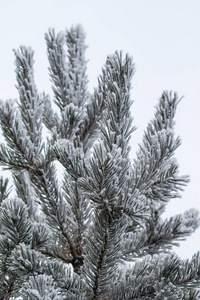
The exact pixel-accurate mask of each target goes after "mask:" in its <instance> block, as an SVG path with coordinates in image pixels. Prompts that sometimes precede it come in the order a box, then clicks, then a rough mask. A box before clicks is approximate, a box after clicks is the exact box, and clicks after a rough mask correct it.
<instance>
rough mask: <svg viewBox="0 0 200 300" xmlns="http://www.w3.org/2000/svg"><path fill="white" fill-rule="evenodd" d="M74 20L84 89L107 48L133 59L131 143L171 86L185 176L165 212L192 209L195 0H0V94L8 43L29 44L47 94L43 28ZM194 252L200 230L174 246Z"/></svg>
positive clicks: (6, 93) (199, 11)
mask: <svg viewBox="0 0 200 300" xmlns="http://www.w3.org/2000/svg"><path fill="white" fill-rule="evenodd" d="M78 23H81V24H82V25H83V27H84V29H85V31H86V34H87V39H86V42H87V44H88V46H89V48H88V50H87V58H88V59H89V63H88V75H89V80H90V84H89V88H90V90H91V91H92V88H93V87H94V86H95V85H96V83H97V76H98V75H99V74H100V72H101V67H102V66H103V64H104V63H105V59H106V56H107V55H108V54H112V53H113V52H114V51H115V50H123V53H126V52H129V54H131V55H132V56H133V58H134V62H135V66H136V74H135V76H134V78H133V89H132V98H133V99H134V101H135V103H134V105H133V109H132V111H133V116H134V125H136V126H137V127H138V130H137V131H136V132H135V133H134V134H133V139H132V147H133V150H136V149H137V143H138V142H140V139H141V137H142V134H143V130H144V129H145V128H146V125H147V122H148V121H149V120H150V119H151V118H152V117H153V113H154V106H155V105H156V103H157V99H158V98H159V97H160V95H161V93H162V91H163V90H174V91H177V92H178V95H179V96H183V95H184V96H185V97H184V99H183V100H182V101H181V103H180V105H179V108H178V112H177V115H176V123H177V126H176V132H177V134H178V135H180V136H181V137H182V145H181V147H180V148H179V149H178V150H177V155H176V157H177V159H178V162H179V164H180V170H181V174H189V175H190V176H191V182H190V184H189V185H188V187H187V188H186V190H185V192H184V193H183V198H182V199H178V200H173V203H172V202H171V203H170V204H169V206H168V211H167V214H168V215H174V214H176V213H180V212H183V211H184V210H186V209H188V208H190V207H196V208H199V209H200V192H199V184H200V183H199V170H200V135H199V130H200V98H199V97H200V59H199V55H200V1H199V0H123V1H122V0H101V1H96V0H54V1H53V0H35V1H33V0H0V41H1V48H0V98H1V99H8V98H16V97H17V91H16V89H15V73H14V55H13V52H12V49H13V48H18V47H19V46H20V45H22V44H23V45H27V46H31V47H32V48H33V49H34V50H35V77H36V83H37V86H38V89H39V91H40V92H41V91H43V90H46V91H47V92H50V82H49V78H48V70H47V66H48V62H47V57H46V45H45V41H44V33H45V32H46V31H47V30H48V28H49V27H51V28H55V29H56V31H60V30H64V29H65V28H66V27H67V28H69V27H70V26H71V25H75V24H78ZM197 250H200V230H198V231H197V232H196V233H195V234H193V236H192V237H190V238H188V241H187V242H183V243H182V244H181V247H180V248H179V249H178V250H177V252H178V254H179V255H181V256H182V257H183V258H187V257H190V256H191V255H192V254H193V253H194V252H195V251H197Z"/></svg>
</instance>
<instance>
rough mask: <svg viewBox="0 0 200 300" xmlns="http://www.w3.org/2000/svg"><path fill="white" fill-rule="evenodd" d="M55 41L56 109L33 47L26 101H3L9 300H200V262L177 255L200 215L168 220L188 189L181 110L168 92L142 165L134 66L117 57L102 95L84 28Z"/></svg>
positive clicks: (105, 72)
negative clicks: (179, 157) (93, 83)
mask: <svg viewBox="0 0 200 300" xmlns="http://www.w3.org/2000/svg"><path fill="white" fill-rule="evenodd" d="M45 39H46V43H47V55H48V59H49V73H50V79H51V82H52V91H53V103H52V102H51V100H50V96H49V95H47V94H45V93H42V94H40V93H39V92H38V90H37V87H36V84H35V80H34V71H33V51H32V50H31V49H30V48H26V47H24V46H23V47H20V48H19V50H17V51H14V54H15V59H16V60H15V65H16V79H17V89H18V93H19V98H18V100H17V101H13V100H7V101H5V102H3V101H1V102H0V121H1V132H2V139H3V140H4V141H3V142H2V143H1V145H0V163H1V165H2V166H3V169H7V170H10V172H11V174H12V178H13V184H14V186H15V196H13V197H11V196H10V188H9V184H8V180H7V179H4V178H3V177H1V179H0V203H1V204H0V299H17V298H18V297H19V298H18V299H26V300H27V299H29V300H40V299H43V300H47V299H54V300H56V299H59V300H62V299H88V300H90V299H91V300H92V299H102V300H103V299H105V300H106V299H113V300H116V299H138V300H140V299H144V300H148V299H155V300H163V299H166V300H168V299H169V300H175V299H184V300H192V299H200V298H199V297H200V293H199V292H198V289H199V285H200V257H199V253H197V254H194V256H193V257H192V259H191V260H181V259H180V258H179V257H178V256H177V255H176V254H175V253H174V252H173V246H174V245H175V246H178V245H179V241H180V240H183V239H185V238H186V237H187V236H189V235H191V234H192V233H193V232H194V231H195V230H196V229H197V228H198V226H199V224H200V222H199V213H198V211H196V210H194V209H190V210H189V211H186V212H185V213H184V214H178V215H175V216H173V217H171V218H169V219H166V220H165V219H163V216H162V214H163V212H164V210H165V207H166V205H167V204H168V202H169V201H170V200H171V199H173V198H176V197H179V196H180V191H182V190H183V187H184V186H185V185H186V184H187V183H188V180H189V178H188V177H187V176H180V175H179V173H178V171H179V170H178V164H177V162H176V160H175V158H174V153H175V150H176V149H177V147H178V146H179V145H180V143H181V140H180V138H179V137H176V136H175V133H174V125H175V122H174V117H175V112H176V108H177V105H178V103H179V101H180V99H179V98H178V96H177V94H176V93H172V92H163V94H162V95H161V97H160V99H159V101H158V105H157V107H156V110H155V116H154V118H153V119H152V120H151V121H150V122H149V124H148V126H147V129H146V131H145V132H144V136H143V139H142V142H141V144H140V145H139V148H138V151H137V153H136V158H135V159H134V160H131V158H130V154H129V152H130V144H129V142H130V137H131V134H132V133H133V131H134V130H135V127H134V126H133V125H132V121H133V119H132V116H131V113H130V107H131V105H132V100H131V94H130V91H131V81H132V76H133V74H134V65H133V62H132V58H131V57H130V56H129V55H128V54H127V55H125V57H124V58H123V56H122V53H121V52H115V53H114V54H113V55H112V56H108V57H107V60H106V64H105V66H104V67H103V69H102V75H101V76H100V77H99V78H98V87H97V88H96V89H95V90H94V93H92V94H91V93H89V92H88V90H87V83H88V78H87V75H86V67H87V61H86V58H85V50H86V46H85V34H84V31H83V29H82V28H81V26H76V27H72V28H71V29H70V30H67V31H66V32H61V33H58V34H56V33H55V31H54V30H49V32H48V33H47V34H46V35H45ZM58 165H60V166H62V172H58V169H60V168H58ZM61 173H62V174H61ZM127 262H132V263H131V265H128V264H127Z"/></svg>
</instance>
